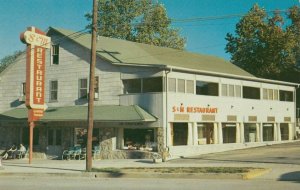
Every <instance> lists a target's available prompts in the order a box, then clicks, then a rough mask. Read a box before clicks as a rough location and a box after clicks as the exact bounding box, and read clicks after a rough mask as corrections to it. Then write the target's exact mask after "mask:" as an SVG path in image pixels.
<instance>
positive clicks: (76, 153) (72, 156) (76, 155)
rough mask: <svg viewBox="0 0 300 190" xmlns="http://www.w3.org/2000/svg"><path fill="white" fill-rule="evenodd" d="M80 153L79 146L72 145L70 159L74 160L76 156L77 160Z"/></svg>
mask: <svg viewBox="0 0 300 190" xmlns="http://www.w3.org/2000/svg"><path fill="white" fill-rule="evenodd" d="M80 155H81V146H74V147H73V153H72V154H71V157H70V159H74V160H76V158H78V160H80Z"/></svg>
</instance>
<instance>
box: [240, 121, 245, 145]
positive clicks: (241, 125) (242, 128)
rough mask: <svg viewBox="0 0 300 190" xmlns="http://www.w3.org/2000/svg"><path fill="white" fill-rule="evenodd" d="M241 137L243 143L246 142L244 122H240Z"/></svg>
mask: <svg viewBox="0 0 300 190" xmlns="http://www.w3.org/2000/svg"><path fill="white" fill-rule="evenodd" d="M240 132H241V133H240V137H241V138H240V139H241V143H245V127H244V123H240Z"/></svg>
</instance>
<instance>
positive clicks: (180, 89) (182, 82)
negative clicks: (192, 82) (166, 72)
mask: <svg viewBox="0 0 300 190" xmlns="http://www.w3.org/2000/svg"><path fill="white" fill-rule="evenodd" d="M177 92H181V93H184V92H185V80H184V79H178V80H177Z"/></svg>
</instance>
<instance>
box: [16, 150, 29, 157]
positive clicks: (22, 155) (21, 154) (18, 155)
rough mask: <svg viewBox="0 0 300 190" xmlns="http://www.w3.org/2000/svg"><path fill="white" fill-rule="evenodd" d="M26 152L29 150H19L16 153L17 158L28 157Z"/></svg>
mask: <svg viewBox="0 0 300 190" xmlns="http://www.w3.org/2000/svg"><path fill="white" fill-rule="evenodd" d="M26 154H27V150H24V151H18V152H17V153H16V158H18V159H22V158H25V157H26Z"/></svg>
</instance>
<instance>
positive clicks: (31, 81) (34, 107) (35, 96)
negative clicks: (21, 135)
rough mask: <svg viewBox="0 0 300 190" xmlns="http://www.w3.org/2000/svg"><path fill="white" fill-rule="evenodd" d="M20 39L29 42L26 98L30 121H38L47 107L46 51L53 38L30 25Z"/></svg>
mask: <svg viewBox="0 0 300 190" xmlns="http://www.w3.org/2000/svg"><path fill="white" fill-rule="evenodd" d="M20 39H21V41H22V42H23V43H25V44H27V50H26V51H27V60H26V100H25V104H26V107H27V108H28V109H29V110H28V121H37V120H39V118H40V117H42V116H43V115H44V110H46V109H47V105H46V104H45V90H44V89H45V51H46V48H50V43H51V38H50V37H48V36H46V34H45V33H44V32H43V31H41V30H39V29H37V28H35V27H29V28H28V29H27V31H25V32H23V33H21V35H20Z"/></svg>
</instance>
